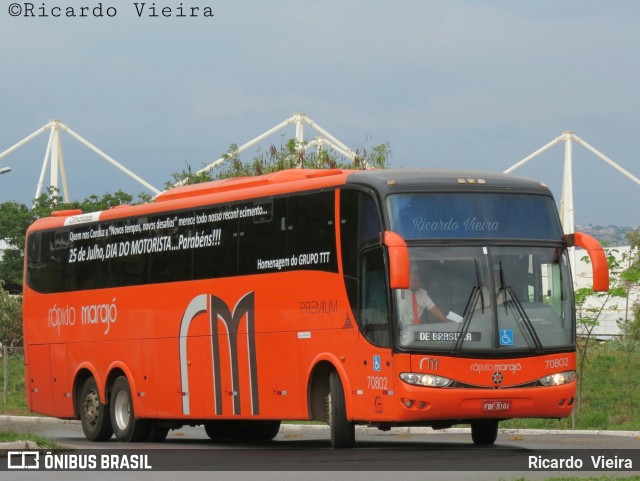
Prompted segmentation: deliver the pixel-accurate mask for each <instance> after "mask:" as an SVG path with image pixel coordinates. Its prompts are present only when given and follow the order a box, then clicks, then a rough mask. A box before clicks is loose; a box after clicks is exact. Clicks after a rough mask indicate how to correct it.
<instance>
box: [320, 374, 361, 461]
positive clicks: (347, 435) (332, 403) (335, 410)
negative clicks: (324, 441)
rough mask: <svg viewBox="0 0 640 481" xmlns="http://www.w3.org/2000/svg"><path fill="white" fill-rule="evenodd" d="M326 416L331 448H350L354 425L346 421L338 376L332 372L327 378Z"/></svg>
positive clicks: (343, 399) (342, 393)
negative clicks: (329, 430)
mask: <svg viewBox="0 0 640 481" xmlns="http://www.w3.org/2000/svg"><path fill="white" fill-rule="evenodd" d="M327 415H328V418H329V427H330V429H331V447H332V448H334V449H342V448H352V447H353V445H354V444H355V442H356V431H355V424H354V423H353V422H351V421H348V420H347V405H346V401H345V398H344V389H343V388H342V382H340V376H339V375H338V373H337V372H336V371H333V372H332V373H331V375H330V376H329V395H328V396H327Z"/></svg>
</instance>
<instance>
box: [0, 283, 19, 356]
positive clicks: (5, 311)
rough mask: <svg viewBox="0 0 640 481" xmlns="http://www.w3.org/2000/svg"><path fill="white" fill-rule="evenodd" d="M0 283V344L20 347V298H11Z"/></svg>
mask: <svg viewBox="0 0 640 481" xmlns="http://www.w3.org/2000/svg"><path fill="white" fill-rule="evenodd" d="M2 284H3V283H2V281H0V343H2V344H3V345H6V346H21V345H22V296H12V295H10V294H9V293H8V292H7V291H5V290H4V289H2Z"/></svg>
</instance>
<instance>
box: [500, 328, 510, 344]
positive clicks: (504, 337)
mask: <svg viewBox="0 0 640 481" xmlns="http://www.w3.org/2000/svg"><path fill="white" fill-rule="evenodd" d="M500 345H501V346H513V330H512V329H500Z"/></svg>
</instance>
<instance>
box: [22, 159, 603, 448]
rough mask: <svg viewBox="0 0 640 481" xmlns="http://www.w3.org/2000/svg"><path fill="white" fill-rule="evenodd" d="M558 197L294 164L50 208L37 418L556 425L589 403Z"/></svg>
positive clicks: (32, 393) (33, 346) (225, 428)
mask: <svg viewBox="0 0 640 481" xmlns="http://www.w3.org/2000/svg"><path fill="white" fill-rule="evenodd" d="M572 245H580V246H583V247H585V248H586V249H587V251H588V252H589V255H590V256H591V258H592V261H593V262H592V264H593V269H594V288H595V289H596V290H606V289H607V288H608V269H607V263H606V258H605V256H604V253H603V251H602V248H601V247H600V246H599V244H598V243H597V242H596V241H595V240H593V238H590V237H589V236H586V235H581V234H575V235H574V236H565V235H563V232H562V228H561V225H560V221H559V218H558V214H557V210H556V208H555V204H554V200H553V198H552V195H551V193H550V191H549V189H548V188H547V186H546V185H544V184H541V183H539V182H534V181H531V180H526V179H522V178H517V177H513V176H509V175H503V174H489V173H481V172H470V171H465V172H459V171H449V170H380V171H344V170H306V169H298V170H288V171H281V172H277V173H272V174H268V175H263V176H258V177H250V178H237V179H230V180H220V181H214V182H210V183H205V184H199V185H193V186H185V187H180V188H175V189H172V190H169V191H167V192H164V193H163V194H161V195H159V196H158V197H157V198H156V199H155V201H154V202H151V203H149V204H146V205H138V206H120V207H116V208H112V209H110V210H106V211H102V212H92V213H82V212H81V211H60V212H54V213H53V215H52V217H49V218H45V219H40V220H38V221H36V222H35V223H34V224H33V225H32V226H31V227H30V228H29V230H28V233H27V240H26V246H27V248H26V258H25V278H24V340H25V364H26V379H27V397H28V404H29V408H30V409H31V410H32V411H33V412H37V413H41V414H46V415H50V416H54V417H57V418H63V419H80V420H81V423H82V429H83V431H84V434H85V436H86V437H87V438H88V439H90V440H95V441H104V440H107V439H110V438H111V436H112V435H113V434H114V433H115V436H116V438H117V439H118V440H120V441H140V440H146V441H161V440H163V439H164V438H165V437H166V436H167V433H168V431H169V430H170V429H176V428H179V427H181V426H183V425H204V428H205V430H206V433H207V434H208V435H209V436H210V437H211V438H214V439H232V440H252V441H266V440H270V439H272V438H274V437H275V436H276V434H277V433H278V429H279V427H280V422H281V420H283V419H288V420H319V421H324V422H327V423H328V424H329V425H330V432H331V443H332V446H333V447H336V448H344V447H351V446H353V444H354V442H355V434H354V433H355V431H354V426H355V425H357V424H361V425H367V426H373V427H378V428H379V429H381V430H388V429H390V428H391V427H394V426H431V427H433V428H434V429H442V428H447V427H450V426H452V425H455V424H459V423H468V424H470V425H471V435H472V440H473V442H474V443H476V444H492V443H494V442H495V440H496V436H497V432H498V422H499V421H500V420H504V419H509V418H524V417H543V418H563V417H566V416H568V415H569V414H570V412H571V410H572V407H573V403H574V395H575V371H576V356H575V348H576V326H575V309H574V301H573V285H572V279H571V270H570V266H569V260H568V254H567V252H568V248H569V247H570V246H572Z"/></svg>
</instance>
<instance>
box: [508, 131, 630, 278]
mask: <svg viewBox="0 0 640 481" xmlns="http://www.w3.org/2000/svg"><path fill="white" fill-rule="evenodd" d="M560 142H564V173H563V177H562V197H561V198H560V220H561V221H562V227H563V229H564V233H565V234H573V233H574V232H575V218H574V207H573V142H577V143H578V144H580V145H582V146H583V147H584V148H585V149H587V150H588V151H589V152H591V153H593V154H595V155H596V156H597V157H598V158H600V159H601V160H602V161H604V162H606V163H607V164H609V165H610V166H611V167H613V168H614V169H616V170H617V171H618V172H620V173H622V174H623V175H624V176H625V177H627V178H628V179H630V180H632V181H633V182H635V183H636V184H638V185H640V179H638V178H637V177H636V176H635V175H633V174H631V173H630V172H629V171H627V170H625V169H623V168H622V167H621V166H620V165H618V164H616V163H615V162H614V161H613V160H611V159H610V158H609V157H607V156H606V155H604V154H603V153H602V152H600V151H599V150H597V149H596V148H595V147H593V146H592V145H590V144H589V143H587V142H586V141H585V140H583V139H581V138H580V137H578V136H577V135H576V134H575V132H572V131H568V130H567V131H564V132H563V133H562V135H560V136H559V137H556V138H555V139H553V140H552V141H551V142H549V143H548V144H547V145H545V146H544V147H542V148H540V149H538V150H536V151H535V152H534V153H532V154H531V155H529V156H528V157H525V158H524V159H522V160H521V161H520V162H518V163H517V164H514V165H512V166H511V167H509V168H508V169H507V170H505V171H504V173H505V174H510V173H512V172H513V171H514V170H516V169H517V168H519V167H521V166H523V165H524V164H526V163H527V162H529V161H530V160H532V159H534V158H535V157H537V156H539V155H540V154H542V153H543V152H545V151H547V150H549V149H550V148H551V147H553V146H554V145H556V144H559V143H560ZM570 257H571V259H570V260H571V266H572V269H573V270H574V276H573V278H574V282H575V265H576V260H575V248H571V250H570Z"/></svg>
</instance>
